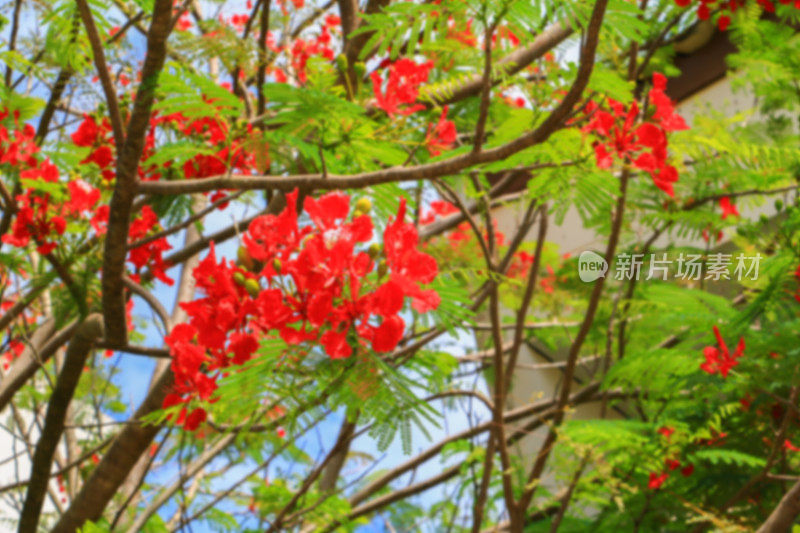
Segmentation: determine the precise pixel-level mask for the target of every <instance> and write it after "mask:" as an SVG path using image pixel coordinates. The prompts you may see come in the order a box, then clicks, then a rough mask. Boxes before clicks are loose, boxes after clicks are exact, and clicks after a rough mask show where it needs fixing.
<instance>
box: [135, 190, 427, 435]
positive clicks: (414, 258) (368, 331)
mask: <svg viewBox="0 0 800 533" xmlns="http://www.w3.org/2000/svg"><path fill="white" fill-rule="evenodd" d="M296 202H297V191H294V192H293V193H290V194H287V205H286V208H285V209H284V210H283V211H282V212H281V213H280V214H278V215H266V216H263V217H258V218H256V219H255V220H254V221H253V222H252V223H251V225H250V227H249V229H248V231H247V232H246V233H245V234H244V235H243V236H242V242H243V243H244V247H243V249H242V253H241V254H240V255H241V256H240V257H239V258H238V259H239V262H240V263H241V264H240V265H235V264H232V263H230V262H229V261H227V260H225V259H222V260H219V261H218V260H217V258H216V252H215V249H214V246H213V243H212V245H211V246H210V250H209V253H208V255H207V256H206V257H205V258H204V259H203V260H202V261H200V263H199V264H198V266H197V267H196V268H195V269H194V271H193V272H192V275H193V276H194V278H195V281H196V284H197V287H198V289H199V290H200V291H202V292H203V293H204V297H201V298H199V299H197V300H194V301H192V302H188V303H183V304H181V307H182V308H183V309H184V311H185V312H186V313H187V315H188V317H189V319H188V324H180V325H178V326H176V327H175V328H173V331H172V332H171V333H170V335H169V336H168V337H167V338H166V339H165V340H166V343H167V345H168V346H169V347H170V353H171V355H172V358H173V361H172V370H173V373H174V375H175V386H174V390H173V396H171V399H170V402H177V403H183V404H188V403H189V402H190V401H191V400H192V399H193V398H195V397H197V398H199V399H200V400H207V401H214V398H213V393H214V391H215V390H216V380H217V377H218V376H219V375H220V373H223V375H224V374H225V373H226V372H227V371H225V370H224V369H225V368H227V367H230V366H232V365H241V364H243V363H245V362H246V361H248V360H249V359H250V358H251V357H252V356H253V354H254V353H255V351H256V350H257V349H258V345H259V342H258V340H259V338H260V337H263V336H267V337H270V336H272V337H275V336H280V338H281V339H283V340H284V342H285V343H286V344H288V345H292V346H294V345H302V346H303V347H302V350H303V351H304V352H305V353H308V352H310V351H313V350H320V349H321V350H324V353H325V354H327V356H328V357H330V358H331V359H341V358H346V357H350V356H351V355H352V354H353V352H354V351H355V350H356V349H357V348H361V349H367V348H368V347H369V346H371V347H372V349H373V350H375V351H377V352H388V351H391V350H394V349H395V348H396V346H397V345H398V343H399V342H400V340H401V339H402V338H403V335H404V333H405V323H404V322H403V319H402V318H400V316H398V313H399V312H400V311H401V310H402V309H403V306H404V304H405V301H406V298H407V297H408V298H411V303H412V307H413V308H414V309H416V310H417V311H418V312H424V311H426V310H430V309H434V308H436V306H437V305H438V303H439V296H438V294H437V293H436V292H435V291H432V290H425V289H422V288H421V286H420V284H422V283H429V282H431V281H432V280H433V278H434V276H435V275H436V272H437V267H436V263H435V261H434V260H433V258H432V257H430V256H429V255H427V254H425V253H423V252H421V251H419V250H418V249H417V246H418V244H419V243H418V236H417V233H416V228H415V226H414V225H413V224H409V223H406V222H405V220H404V219H405V203H404V202H401V204H400V207H399V209H398V213H397V218H396V219H395V220H394V221H393V222H392V223H390V224H389V225H388V226H387V228H386V231H385V232H384V249H385V255H386V267H387V270H388V274H389V277H388V278H387V279H382V280H381V281H382V282H379V284H377V286H376V287H374V288H373V290H369V289H370V287H368V288H365V287H362V284H364V283H365V281H364V280H365V277H366V276H367V274H369V273H370V272H372V271H373V269H374V268H375V263H374V261H373V260H372V258H371V256H370V255H369V254H367V253H365V252H364V251H359V249H358V247H359V246H360V245H364V244H366V243H368V242H369V241H371V239H372V235H373V227H372V220H371V218H370V217H369V216H368V215H366V214H363V211H364V210H365V209H359V210H358V211H356V212H355V213H354V214H353V215H352V217H354V218H351V215H350V198H349V197H348V196H346V195H344V194H342V193H338V192H334V193H329V194H326V195H323V196H321V197H319V198H312V197H309V198H308V199H306V202H305V211H306V213H307V214H308V216H309V218H310V219H311V223H310V224H304V225H303V226H302V227H301V226H300V225H299V223H298V215H297V211H296ZM366 210H367V211H368V210H369V207H367V208H366ZM156 222H157V217H156V216H155V214H154V213H152V211H147V210H144V212H143V213H142V216H141V217H140V218H138V219H136V220H135V221H134V223H132V224H131V235H132V237H133V236H136V237H138V238H141V236H142V235H145V234H146V233H147V232H148V231H149V228H151V227H153V225H154V224H155V223H156ZM151 259H152V258H151ZM150 268H151V269H153V268H154V265H153V264H150ZM366 279H371V278H366ZM165 405H168V404H165ZM171 405H175V403H172V404H171ZM177 423H178V424H183V425H185V424H184V420H183V419H182V418H180V417H179V419H178V421H177Z"/></svg>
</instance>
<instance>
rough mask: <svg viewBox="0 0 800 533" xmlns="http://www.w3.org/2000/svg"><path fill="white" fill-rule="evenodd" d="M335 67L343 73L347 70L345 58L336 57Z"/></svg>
mask: <svg viewBox="0 0 800 533" xmlns="http://www.w3.org/2000/svg"><path fill="white" fill-rule="evenodd" d="M336 66H337V67H339V70H340V71H342V72H345V71H346V70H347V56H346V55H344V54H339V55H338V56H336Z"/></svg>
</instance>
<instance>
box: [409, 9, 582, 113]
mask: <svg viewBox="0 0 800 533" xmlns="http://www.w3.org/2000/svg"><path fill="white" fill-rule="evenodd" d="M572 32H573V30H572V28H570V27H569V26H567V25H565V24H562V23H561V22H557V23H555V24H553V25H552V26H550V27H548V28H546V29H545V30H544V31H543V32H542V33H540V34H539V35H537V36H536V38H535V39H534V40H533V42H532V43H531V44H529V45H528V46H526V47H525V48H520V49H517V50H515V51H514V52H512V53H510V54H508V55H507V56H505V57H504V58H502V59H500V60H498V61H497V63H496V70H499V71H500V72H499V74H498V76H497V78H495V79H493V80H492V85H496V84H498V83H500V80H502V79H505V78H508V76H512V75H514V74H516V73H517V72H520V71H521V70H522V69H524V68H525V67H527V66H528V65H530V64H531V63H533V62H534V61H536V60H537V59H540V58H541V57H543V56H544V55H545V54H546V53H547V52H548V51H550V50H552V49H553V48H555V47H556V46H558V45H559V44H561V43H562V42H563V41H565V40H566V39H567V38H568V37H569V36H570V35H572ZM482 87H483V76H474V77H473V78H471V79H470V80H468V81H467V82H465V83H463V84H462V85H460V86H459V87H458V88H457V89H455V90H454V91H449V94H448V95H447V96H436V95H434V96H433V98H432V100H433V101H434V103H436V105H440V106H441V105H447V104H452V103H455V102H458V101H460V100H463V99H465V98H469V97H470V96H476V95H478V94H480V92H481V89H482ZM423 103H424V102H423Z"/></svg>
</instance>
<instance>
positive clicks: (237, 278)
mask: <svg viewBox="0 0 800 533" xmlns="http://www.w3.org/2000/svg"><path fill="white" fill-rule="evenodd" d="M233 281H234V282H235V283H236V284H237V285H238V286H240V287H244V284H245V282H246V281H247V279H246V278H245V277H244V274H242V273H241V272H234V273H233Z"/></svg>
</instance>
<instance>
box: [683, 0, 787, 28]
mask: <svg viewBox="0 0 800 533" xmlns="http://www.w3.org/2000/svg"><path fill="white" fill-rule="evenodd" d="M778 1H779V2H780V3H781V4H783V5H789V4H793V5H794V7H795V8H797V9H800V0H778ZM675 3H676V4H677V5H679V6H680V7H686V6H688V5H689V4H691V3H692V0H675ZM756 3H757V4H758V5H760V6H761V7H762V8H764V10H765V11H767V12H768V13H774V12H775V3H774V2H772V0H756ZM715 4H716V5H715ZM744 6H745V0H719V2H718V1H717V0H700V2H699V3H698V6H697V18H699V19H700V20H708V19H709V17H711V10H712V9H717V10H719V11H720V13H721V14H720V16H719V18H718V19H717V26H718V27H719V29H720V31H725V30H727V29H728V26H730V24H731V17H730V14H731V13H734V12H735V11H736V10H737V9H740V8H743V7H744Z"/></svg>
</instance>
